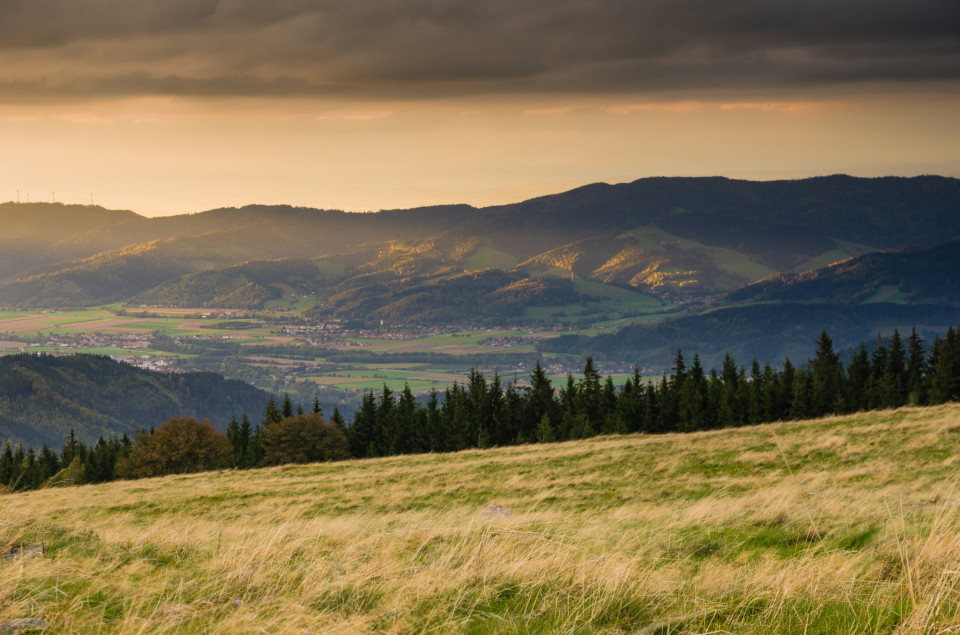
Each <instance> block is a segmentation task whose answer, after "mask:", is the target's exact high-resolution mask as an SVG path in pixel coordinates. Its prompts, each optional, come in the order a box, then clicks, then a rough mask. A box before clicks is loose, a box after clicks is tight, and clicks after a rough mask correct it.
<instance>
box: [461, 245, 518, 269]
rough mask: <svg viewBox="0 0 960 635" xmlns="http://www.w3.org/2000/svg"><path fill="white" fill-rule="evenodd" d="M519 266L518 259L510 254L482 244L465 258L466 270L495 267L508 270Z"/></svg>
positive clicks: (464, 266)
mask: <svg viewBox="0 0 960 635" xmlns="http://www.w3.org/2000/svg"><path fill="white" fill-rule="evenodd" d="M516 266H517V259H516V258H514V257H513V256H511V255H510V254H508V253H506V252H503V251H500V250H498V249H494V248H493V247H487V246H486V245H481V246H480V247H477V250H476V251H474V252H473V253H472V254H470V255H469V256H467V257H466V258H464V259H463V268H464V270H465V271H477V270H479V269H488V268H490V267H495V268H497V269H503V270H504V271H508V270H510V269H513V268H514V267H516Z"/></svg>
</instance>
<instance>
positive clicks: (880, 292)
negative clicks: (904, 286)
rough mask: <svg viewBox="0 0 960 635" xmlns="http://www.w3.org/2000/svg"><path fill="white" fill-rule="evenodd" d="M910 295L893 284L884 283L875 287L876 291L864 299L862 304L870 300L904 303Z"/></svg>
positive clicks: (870, 301) (868, 302)
mask: <svg viewBox="0 0 960 635" xmlns="http://www.w3.org/2000/svg"><path fill="white" fill-rule="evenodd" d="M909 299H910V295H909V294H908V293H906V292H904V291H901V290H900V287H898V286H897V285H895V284H889V285H884V286H882V287H880V288H879V289H877V292H876V293H875V294H873V295H872V296H871V297H869V298H867V299H866V300H864V304H870V303H872V302H893V303H894V304H906V303H907V301H908V300H909Z"/></svg>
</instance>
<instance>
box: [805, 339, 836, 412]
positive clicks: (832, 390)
mask: <svg viewBox="0 0 960 635" xmlns="http://www.w3.org/2000/svg"><path fill="white" fill-rule="evenodd" d="M810 365H811V368H812V377H811V384H810V412H809V414H810V415H812V416H814V417H822V416H823V415H825V414H829V413H833V412H836V411H837V405H838V402H839V398H840V386H841V383H842V380H843V376H842V375H843V367H842V366H841V365H840V356H839V355H837V354H836V353H834V352H833V340H832V339H830V336H829V335H828V334H827V332H826V331H821V332H820V337H819V338H817V352H816V355H815V356H814V358H813V360H812V361H811V362H810Z"/></svg>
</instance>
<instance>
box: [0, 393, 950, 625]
mask: <svg viewBox="0 0 960 635" xmlns="http://www.w3.org/2000/svg"><path fill="white" fill-rule="evenodd" d="M958 418H960V406H958V405H956V404H953V405H947V406H940V407H935V408H925V409H917V408H906V409H901V410H896V411H881V412H872V413H867V414H859V415H853V416H845V417H832V418H827V419H822V420H816V421H807V422H791V423H782V424H771V425H763V426H756V427H745V428H738V429H727V430H720V431H713V432H703V433H692V434H686V435H681V434H669V435H660V436H643V435H638V436H619V437H618V436H614V437H600V438H595V439H591V440H587V441H578V442H567V443H559V444H552V445H547V446H543V445H537V446H518V447H511V448H505V449H494V450H486V451H479V450H475V451H467V452H461V453H456V454H448V455H418V456H404V457H396V458H386V459H372V460H361V461H352V462H346V463H329V464H318V465H306V466H283V467H278V468H269V469H263V470H255V471H250V472H232V471H226V472H217V473H209V474H198V475H192V476H175V477H167V478H161V479H151V480H138V481H131V482H117V483H112V484H106V485H99V486H83V487H81V488H64V489H49V490H43V491H38V492H31V493H28V494H17V495H6V496H0V547H3V552H7V551H9V549H10V548H14V549H15V553H17V554H19V553H20V551H19V549H20V548H21V546H22V547H23V549H24V552H25V553H27V554H30V556H31V557H29V558H27V559H13V558H11V557H6V558H3V559H0V575H3V577H4V579H5V580H8V581H9V582H10V583H9V584H6V585H4V587H3V590H2V591H0V623H2V621H3V620H8V619H16V618H27V617H32V618H38V619H43V620H45V621H46V622H47V623H48V624H49V625H50V628H51V629H52V630H55V631H57V632H90V631H105V632H130V631H137V632H168V631H183V632H196V631H204V632H211V633H227V632H238V631H245V630H264V631H267V632H275V631H305V632H334V631H336V632H356V631H386V630H393V631H400V632H428V631H429V632H437V631H452V630H456V631H469V632H477V633H483V632H498V633H503V632H508V633H520V632H546V631H564V632H610V633H613V632H625V631H627V632H704V631H727V632H731V631H732V632H740V633H769V632H795V633H801V632H802V633H837V632H894V631H918V632H942V631H943V630H944V629H947V628H952V627H955V626H956V625H957V624H958V622H960V603H958V601H957V597H958V595H957V593H958V591H960V589H958V587H957V584H958V582H957V576H956V575H954V569H955V563H956V562H957V560H958V559H960V531H958V528H960V512H958V511H957V510H958V509H960V507H958V503H960V486H958V483H957V481H956V479H955V477H954V475H955V472H956V465H957V461H958V460H960V435H958V434H957V431H958V429H957V421H958ZM34 545H37V546H41V545H43V546H45V548H46V553H45V554H44V555H35V554H34V552H32V551H29V548H30V547H32V546H34Z"/></svg>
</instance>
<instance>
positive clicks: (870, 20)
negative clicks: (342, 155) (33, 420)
mask: <svg viewBox="0 0 960 635" xmlns="http://www.w3.org/2000/svg"><path fill="white" fill-rule="evenodd" d="M958 80H960V2H957V0H897V1H889V0H805V1H804V2H798V1H796V0H725V1H718V0H592V1H588V0H520V1H518V0H510V1H505V0H485V1H483V2H478V1H476V0H404V1H403V2H397V1H396V0H352V1H350V2H344V1H343V0H272V1H271V2H264V1H263V0H136V1H135V2H131V1H130V0H0V101H6V102H8V103H9V102H15V101H34V100H54V101H57V100H73V99H86V98H104V97H107V98H109V97H134V96H144V95H164V96H178V97H217V96H256V97H259V96H268V97H274V98H276V97H287V96H289V97H303V96H331V97H344V98H351V99H355V98H361V99H409V98H415V99H421V98H433V97H472V96H480V95H484V96H503V95H546V94H569V95H595V94H609V95H617V94H625V95H647V96H650V97H651V98H657V97H658V96H664V97H673V98H676V97H682V96H684V95H690V94H696V95H700V96H704V95H707V96H709V95H710V94H712V93H719V92H726V93H732V94H737V93H742V94H752V95H764V94H770V93H791V92H793V93H800V92H802V91H806V90H810V89H817V90H825V91H836V90H852V89H856V88H857V87H859V86H863V85H869V86H871V87H872V89H874V90H891V91H900V90H903V89H904V85H910V86H917V85H920V84H922V85H924V86H925V87H926V88H927V89H930V90H945V91H950V92H953V91H954V90H955V89H956V88H957V86H958V84H960V82H958Z"/></svg>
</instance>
